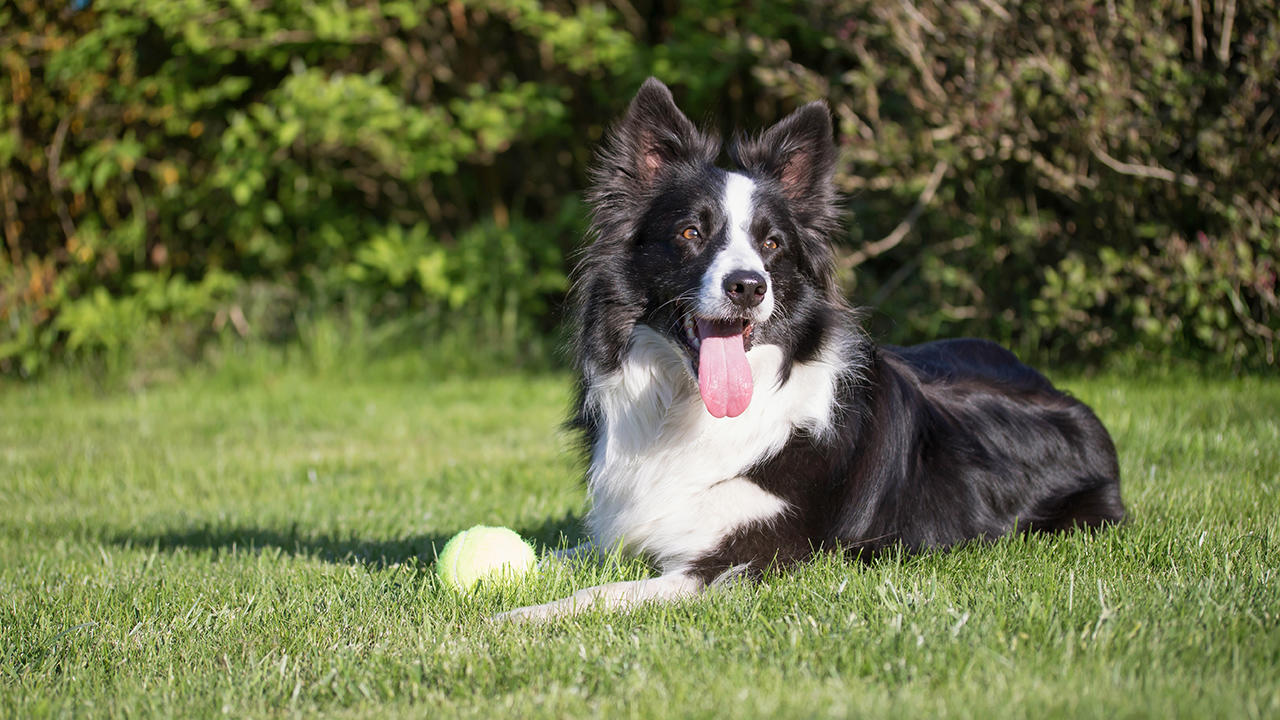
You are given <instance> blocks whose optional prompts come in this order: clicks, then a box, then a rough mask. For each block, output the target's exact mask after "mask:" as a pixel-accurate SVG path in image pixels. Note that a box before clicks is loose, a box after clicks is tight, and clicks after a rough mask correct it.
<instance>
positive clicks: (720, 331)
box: [698, 320, 752, 418]
mask: <svg viewBox="0 0 1280 720" xmlns="http://www.w3.org/2000/svg"><path fill="white" fill-rule="evenodd" d="M698 337H700V338H702V347H701V350H699V352H698V391H699V392H701V393H702V403H703V404H704V405H706V406H707V412H709V413H711V415H712V416H713V417H718V418H722V417H726V416H727V417H737V416H739V415H741V414H742V413H743V412H744V411H745V410H746V409H747V405H749V404H751V383H752V381H751V366H750V365H749V364H747V351H746V348H745V347H743V344H742V323H739V322H716V321H714V320H698Z"/></svg>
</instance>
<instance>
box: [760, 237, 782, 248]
mask: <svg viewBox="0 0 1280 720" xmlns="http://www.w3.org/2000/svg"><path fill="white" fill-rule="evenodd" d="M763 245H764V249H765V250H777V249H778V239H777V238H772V237H771V238H765V241H764V243H763Z"/></svg>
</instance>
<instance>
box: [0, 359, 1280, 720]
mask: <svg viewBox="0 0 1280 720" xmlns="http://www.w3.org/2000/svg"><path fill="white" fill-rule="evenodd" d="M427 375H428V373H427V372H426V371H425V369H424V370H423V371H422V372H421V373H420V377H418V378H417V379H412V380H408V381H407V380H406V379H405V378H403V377H401V378H382V379H379V378H377V377H360V376H351V374H347V375H345V376H340V375H335V374H333V373H319V374H318V373H314V372H309V371H300V370H279V369H277V370H271V371H262V372H256V371H255V372H246V373H239V374H237V373H232V372H221V373H217V374H195V375H192V376H189V377H183V378H177V379H172V380H169V381H167V382H166V383H164V384H162V385H160V386H157V387H152V388H150V389H144V390H136V391H132V392H129V391H116V392H92V391H86V390H85V389H84V388H83V387H76V386H75V384H74V383H73V384H68V383H58V382H46V383H44V384H41V385H34V386H9V387H0V641H2V644H0V717H46V716H75V717H83V716H104V717H116V716H119V717H123V716H128V717H211V716H219V715H231V716H236V717H245V716H252V717H287V716H312V715H316V714H325V715H332V716H335V717H376V718H384V717H401V716H403V717H422V716H430V717H445V716H461V717H485V718H491V717H505V716H510V715H519V716H525V717H562V716H580V715H593V716H608V717H645V718H648V717H671V716H676V717H723V716H736V715H749V716H765V717H806V718H807V717H827V716H831V717H840V716H872V717H875V716H909V717H975V718H981V717H991V716H999V717H1012V718H1018V717H1032V716H1034V717H1055V716H1069V717H1103V716H1106V717H1230V718H1244V717H1276V716H1280V686H1278V681H1277V679H1276V678H1277V677H1280V584H1278V582H1277V580H1278V579H1280V578H1277V568H1278V567H1280V535H1278V533H1277V527H1278V526H1280V497H1278V496H1277V493H1278V491H1280V483H1278V478H1277V475H1278V474H1280V411H1277V408H1280V381H1277V380H1275V379H1260V378H1253V379H1244V380H1221V381H1217V380H1208V379H1197V378H1195V377H1190V376H1187V377H1182V376H1178V377H1175V378H1172V379H1170V378H1167V377H1166V378H1159V379H1157V378H1155V377H1152V378H1147V379H1144V378H1132V377H1121V376H1118V375H1108V376H1103V377H1099V378H1093V379H1076V380H1072V381H1070V382H1068V383H1066V384H1067V385H1068V386H1069V387H1070V388H1071V389H1072V390H1073V391H1074V392H1076V393H1077V394H1078V395H1079V396H1081V397H1082V398H1084V399H1085V400H1086V401H1088V402H1090V403H1092V404H1093V405H1095V407H1096V408H1097V410H1098V412H1099V415H1100V416H1101V417H1102V418H1103V420H1104V422H1106V423H1107V425H1108V426H1109V427H1110V428H1111V431H1112V433H1113V434H1114V437H1115V440H1116V444H1117V446H1118V447H1119V449H1120V455H1121V463H1122V467H1123V473H1124V475H1123V477H1124V494H1125V499H1126V502H1127V503H1128V506H1129V508H1130V511H1131V521H1130V522H1129V523H1128V524H1126V525H1125V526H1123V527H1121V528H1118V529H1116V530H1114V531H1110V532H1106V533H1102V534H1099V535H1096V536H1092V537H1091V536H1085V535H1072V536H1065V537H1054V538H1046V537H1019V538H1013V539H1006V540H1003V541H1000V542H998V543H995V544H993V545H987V546H982V547H965V548H962V549H959V550H957V551H954V552H949V553H938V554H928V555H924V556H918V557H887V558H884V559H882V560H879V561H877V562H875V563H873V564H871V565H869V566H860V565H855V564H849V563H845V562H841V561H839V560H837V559H835V558H832V557H823V558H819V559H818V560H815V561H814V562H812V563H810V564H808V565H806V566H804V567H803V568H801V569H800V570H799V571H798V572H797V573H796V574H794V575H792V576H787V577H771V578H768V579H766V581H765V582H764V583H763V584H761V585H759V586H755V587H732V588H725V589H719V590H716V591H713V592H711V593H708V594H706V595H704V596H702V597H701V598H699V599H697V600H695V601H692V602H689V603H686V604H682V605H678V606H671V607H651V608H646V609H642V610H640V611H638V612H635V613H633V614H631V615H603V614H593V615H588V616H586V617H584V618H582V619H579V620H576V621H565V622H558V623H554V624H550V625H546V626H533V627H503V626H497V627H495V626H491V625H489V624H488V623H486V622H485V621H484V618H485V617H486V616H487V615H489V614H491V613H493V612H495V611H498V610H501V609H506V608H510V607H514V606H515V605H517V604H525V603H529V602H538V601H544V600H548V599H553V598H556V597H560V596H563V595H565V594H567V593H568V592H569V591H570V590H571V589H573V588H578V587H582V586H585V585H587V584H591V583H597V582H601V581H605V580H613V579H624V578H633V577H639V576H641V575H642V574H643V573H644V572H645V569H644V568H643V567H642V566H640V565H638V564H636V563H619V562H613V563H608V564H606V565H605V566H603V567H588V568H579V569H574V570H569V569H556V570H551V571H548V572H546V573H544V574H542V575H540V576H538V577H536V578H535V579H533V580H531V581H529V582H527V583H525V584H523V585H521V586H519V587H515V588H494V589H490V590H488V591H486V592H483V593H481V594H479V595H477V596H475V597H471V598H460V597H457V596H455V595H453V594H451V593H450V592H448V591H447V590H446V589H444V588H442V587H441V586H440V585H439V584H438V582H437V581H436V579H435V577H434V575H433V574H432V572H431V561H432V558H433V547H439V546H441V545H442V544H443V541H444V540H445V539H447V538H448V537H449V536H450V535H452V534H453V533H454V532H456V531H458V530H461V529H463V528H466V527H469V526H470V525H472V524H475V523H481V522H484V523H489V524H505V525H509V526H511V527H513V528H515V529H517V530H518V531H520V532H521V533H523V534H525V535H526V536H530V537H532V538H535V539H536V540H537V541H538V542H540V543H542V544H543V545H544V546H545V545H556V544H559V543H561V542H565V541H571V540H575V539H577V537H578V535H579V533H580V532H581V530H580V526H579V518H580V516H581V513H582V510H583V495H582V492H581V490H580V488H579V485H578V480H577V476H578V473H579V467H578V462H577V460H576V459H575V457H574V455H573V453H572V452H571V448H572V441H571V439H569V438H566V437H564V436H563V435H562V434H561V433H560V432H559V430H558V429H557V424H558V422H559V420H560V419H561V417H562V415H563V411H564V409H565V407H566V406H567V403H568V392H569V391H568V387H569V382H568V379H567V378H566V377H563V376H555V375H550V376H536V377H506V378H497V379H489V380H449V381H444V380H436V381H432V380H429V379H427Z"/></svg>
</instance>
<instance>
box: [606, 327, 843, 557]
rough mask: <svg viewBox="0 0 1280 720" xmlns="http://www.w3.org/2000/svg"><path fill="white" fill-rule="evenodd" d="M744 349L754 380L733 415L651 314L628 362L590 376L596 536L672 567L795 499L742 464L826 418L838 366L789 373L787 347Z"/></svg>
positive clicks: (823, 424) (822, 426) (823, 425)
mask: <svg viewBox="0 0 1280 720" xmlns="http://www.w3.org/2000/svg"><path fill="white" fill-rule="evenodd" d="M747 359H748V361H749V362H750V364H751V370H752V376H753V377H754V379H755V389H754V392H753V397H752V400H751V405H750V406H749V407H748V408H747V410H746V412H744V413H743V414H742V415H739V416H738V417H736V418H719V419H717V418H714V417H712V416H711V415H710V413H708V412H707V410H706V408H705V407H704V406H703V404H702V400H701V398H700V397H699V396H698V392H697V384H696V382H695V381H694V380H692V379H691V377H690V374H689V370H688V366H687V360H686V359H685V357H684V354H683V352H682V351H681V350H679V349H677V348H676V347H675V346H674V345H673V344H672V343H671V341H669V340H667V339H666V338H665V337H663V336H662V335H660V334H659V333H657V332H655V331H654V330H652V329H651V328H649V327H646V326H643V325H639V326H637V328H636V330H635V332H634V333H633V335H632V338H631V344H630V346H629V352H628V354H627V357H626V359H625V360H624V362H623V365H622V368H621V369H620V370H618V371H617V372H614V373H611V374H609V375H605V376H602V377H594V378H591V385H590V389H589V392H588V397H587V401H588V402H589V403H591V404H592V405H593V406H594V407H595V409H596V410H597V411H598V412H599V414H600V417H601V420H602V422H601V427H600V432H599V436H598V439H597V441H596V444H595V446H594V447H593V448H592V456H591V468H590V471H589V474H588V488H589V491H590V493H591V499H592V508H591V511H590V513H589V514H588V517H587V525H588V527H589V528H590V530H591V533H592V535H593V538H594V540H595V541H596V543H597V545H599V546H600V547H602V548H605V549H610V548H614V547H617V546H618V545H622V546H623V547H624V548H625V549H626V550H628V551H630V552H637V553H644V554H646V555H649V556H650V557H652V558H653V559H654V560H655V561H656V562H657V564H658V565H659V567H661V568H662V570H663V571H664V572H670V571H674V570H678V569H679V568H681V567H682V566H684V565H685V564H687V563H689V562H691V561H693V560H694V559H696V558H698V557H699V556H701V555H704V554H706V553H709V552H711V551H713V550H714V549H715V548H716V546H717V545H718V544H719V543H720V541H721V540H722V539H724V538H725V537H726V536H727V535H729V534H730V533H731V532H733V530H734V529H736V528H738V527H741V526H742V525H744V524H746V523H750V522H758V521H766V522H767V521H769V520H770V519H773V518H777V517H779V516H780V515H781V514H782V513H784V512H785V511H786V509H787V505H786V503H785V502H784V501H783V500H782V499H781V498H778V497H777V496H775V495H772V494H770V493H768V492H766V491H764V490H762V489H761V488H760V487H759V486H757V485H756V484H754V483H752V482H751V481H749V480H747V479H745V478H743V477H742V473H744V472H745V471H746V470H747V469H749V468H750V467H751V466H752V465H754V464H756V463H757V462H759V461H760V460H762V459H765V458H767V457H770V456H771V455H774V454H776V453H777V452H778V451H780V450H781V449H782V447H783V445H784V444H785V443H786V442H787V439H788V438H789V437H790V436H791V433H792V431H793V430H794V429H796V428H805V429H807V430H809V431H810V432H814V433H819V434H820V433H822V432H823V431H824V430H826V429H827V427H828V425H829V423H830V419H831V415H832V403H833V399H834V393H835V390H836V384H837V381H838V379H839V376H840V373H841V371H840V368H838V367H837V366H835V365H833V364H831V363H827V362H813V363H807V364H797V365H796V366H794V367H793V368H792V373H791V377H790V379H789V380H788V382H786V383H785V384H781V385H780V384H779V383H778V370H779V367H780V363H781V362H782V353H781V351H780V349H779V348H778V347H776V346H773V345H760V346H757V347H754V348H752V349H751V351H750V352H749V353H747Z"/></svg>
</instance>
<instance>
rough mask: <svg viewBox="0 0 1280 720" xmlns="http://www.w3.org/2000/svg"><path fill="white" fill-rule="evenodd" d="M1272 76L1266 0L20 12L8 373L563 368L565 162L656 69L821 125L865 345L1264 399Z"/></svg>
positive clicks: (5, 32)
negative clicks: (350, 362)
mask: <svg viewBox="0 0 1280 720" xmlns="http://www.w3.org/2000/svg"><path fill="white" fill-rule="evenodd" d="M1015 6H1016V7H1015ZM1277 67H1280V20H1278V19H1277V12H1276V8H1275V5H1274V3H1272V2H1269V1H1266V2H1264V1H1262V0H1258V1H1256V2H1246V1H1244V0H1240V1H1237V0H1225V1H1223V0H1152V1H1151V2H1145V1H1137V0H1134V1H1133V2H1124V1H1122V0H1108V1H1107V2H1097V3H1095V2H1084V1H1081V0H1063V1H1061V2H1033V1H1029V2H1023V3H1011V2H1007V0H971V1H966V0H959V1H955V2H952V1H949V0H918V1H916V2H910V1H908V2H897V1H894V2H888V1H886V2H869V1H868V2H859V1H856V0H851V1H834V2H810V3H794V4H792V3H749V4H745V5H743V4H738V3H726V2H714V1H701V0H699V1H694V2H665V3H662V2H660V3H648V2H642V1H640V0H613V1H612V2H603V3H568V2H538V1H537V0H511V1H510V2H500V1H495V2H458V1H455V2H447V3H433V2H419V1H415V0H400V1H395V0H388V1H386V2H376V1H372V0H371V1H369V2H351V3H339V2H328V1H324V0H322V1H319V2H317V1H316V0H283V1H278V2H277V1H274V0H272V1H270V2H268V1H266V0H229V1H227V2H213V1H211V0H166V1H165V2H152V1H147V0H92V2H88V1H86V0H75V1H74V2H58V1H56V0H55V1H54V2H49V1H48V0H6V2H4V3H3V4H0V220H2V222H3V252H2V253H0V373H6V374H12V375H21V376H32V375H36V374H39V373H40V372H41V371H42V370H43V369H45V368H47V367H49V366H50V365H51V364H57V363H60V362H64V361H67V360H73V359H77V358H88V359H96V360H95V361H102V360H106V361H107V362H108V363H115V364H121V363H124V364H127V363H132V362H136V361H138V360H139V358H142V357H153V356H155V355H161V356H166V357H170V356H174V354H175V353H176V354H177V356H191V357H201V356H207V354H208V353H209V352H210V348H228V347H231V348H235V347H240V346H243V345H246V344H249V345H252V344H274V343H280V344H284V345H289V344H301V345H303V346H308V345H310V346H332V347H337V348H342V347H348V346H351V345H355V344H358V345H361V346H363V347H374V348H395V347H408V346H412V347H417V348H426V350H427V351H428V352H431V353H433V356H434V357H437V358H448V359H450V361H451V362H453V363H455V364H458V365H460V366H466V365H468V364H482V363H484V362H489V363H498V364H501V365H507V366H509V365H512V364H515V365H519V364H524V365H538V364H542V363H547V362H552V363H554V362H557V360H556V356H555V355H554V353H553V352H552V351H551V350H550V348H553V347H554V346H555V344H556V338H557V333H558V331H557V328H558V326H559V323H560V321H561V317H562V312H561V305H562V302H563V297H564V293H565V291H566V289H567V279H566V278H567V273H568V269H569V267H570V266H571V264H572V262H573V257H574V250H575V248H576V247H577V246H578V244H579V243H580V229H581V227H582V225H583V219H584V215H585V210H584V208H583V207H582V206H581V205H580V199H579V198H580V196H581V191H582V189H583V186H584V176H585V168H586V167H587V165H588V163H589V161H590V158H591V153H592V149H593V146H594V145H595V143H596V142H597V140H598V139H599V138H600V135H601V133H602V131H603V128H605V127H606V126H607V123H608V122H609V121H610V120H611V119H612V118H614V117H616V116H617V114H618V113H619V112H621V110H622V109H623V108H624V107H625V105H626V102H627V101H628V100H629V98H630V96H631V94H632V93H633V92H634V91H635V89H636V87H638V85H639V83H640V82H641V80H642V79H643V78H644V77H646V76H647V75H650V74H655V75H657V76H659V77H661V78H662V79H663V80H665V81H666V82H667V83H669V84H670V85H671V86H672V87H673V89H674V90H675V92H676V95H677V99H678V100H679V101H680V102H681V104H682V106H683V107H685V108H686V109H687V110H688V111H689V113H690V115H691V116H692V117H694V118H695V119H701V120H704V121H705V122H707V123H709V124H711V125H715V126H718V127H721V128H734V127H737V128H743V129H749V130H751V129H756V128H759V127H760V126H762V125H765V124H768V123H771V122H773V121H774V120H776V119H778V118H779V117H781V116H782V115H783V114H785V113H786V112H788V111H790V110H791V109H793V108H794V107H796V106H797V105H799V104H801V103H804V102H806V101H809V100H812V99H815V98H825V99H826V100H827V101H828V102H829V103H830V105H831V109H832V112H833V116H834V119H835V122H836V127H837V140H838V143H839V145H840V163H839V169H838V177H837V181H838V183H839V186H840V189H841V191H842V192H843V193H844V195H845V197H846V198H847V204H848V209H849V211H850V214H849V222H848V223H847V231H846V232H845V233H844V234H842V235H841V236H840V237H838V238H835V241H836V243H837V245H838V247H839V251H840V252H839V255H840V272H841V278H842V282H843V283H844V285H845V287H846V288H847V290H848V293H849V296H850V298H851V299H852V300H853V301H854V302H855V303H857V304H859V305H867V306H874V307H875V308H877V309H876V310H875V311H873V312H872V313H871V314H870V315H869V323H870V324H871V326H872V328H873V329H874V330H875V332H876V333H877V335H879V336H880V337H882V338H883V339H886V340H890V341H897V342H910V341H916V340H922V339H928V338H932V337H936V336H941V335H952V334H972V335H981V336H987V337H992V338H994V339H997V340H1000V341H1002V342H1004V343H1006V344H1008V345H1010V346H1011V347H1013V348H1015V349H1016V350H1017V351H1019V352H1020V353H1022V354H1023V355H1025V356H1028V357H1031V358H1034V359H1036V360H1039V361H1050V362H1057V363H1065V362H1083V363H1097V362H1101V361H1105V359H1106V358H1107V357H1108V355H1112V356H1114V354H1116V353H1120V354H1123V355H1125V356H1126V357H1130V358H1139V359H1141V360H1143V361H1145V360H1148V359H1150V360H1153V361H1157V362H1158V361H1168V360H1172V359H1175V358H1183V359H1191V360H1192V361H1194V362H1197V363H1202V364H1205V365H1206V366H1209V367H1221V368H1222V369H1231V370H1235V371H1249V370H1271V369H1273V368H1274V367H1275V366H1276V364H1277V358H1276V347H1275V343H1276V333H1277V331H1278V330H1280V327H1278V322H1277V316H1278V314H1277V312H1276V311H1277V309H1278V303H1277V295H1276V292H1277V289H1276V277H1277V254H1278V250H1280V247H1278V245H1280V240H1278V239H1277V238H1278V237H1280V143H1278V142H1277V140H1278V139H1280V84H1278V83H1280V80H1278V79H1277ZM339 351H340V350H339Z"/></svg>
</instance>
